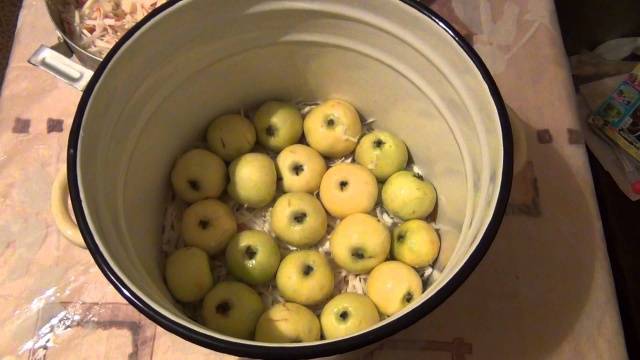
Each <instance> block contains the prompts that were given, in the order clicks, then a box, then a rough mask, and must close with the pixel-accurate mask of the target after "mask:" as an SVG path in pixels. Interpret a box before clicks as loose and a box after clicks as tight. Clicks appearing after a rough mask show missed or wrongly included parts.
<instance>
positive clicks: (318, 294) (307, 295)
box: [276, 250, 334, 305]
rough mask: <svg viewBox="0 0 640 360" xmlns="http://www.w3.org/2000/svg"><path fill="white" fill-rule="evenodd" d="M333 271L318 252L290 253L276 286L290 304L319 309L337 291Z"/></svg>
mask: <svg viewBox="0 0 640 360" xmlns="http://www.w3.org/2000/svg"><path fill="white" fill-rule="evenodd" d="M333 281H334V278H333V270H332V269H331V266H330V265H329V262H328V261H327V259H326V258H325V256H324V255H323V254H322V253H320V252H319V251H316V250H297V251H294V252H292V253H289V255H287V256H286V257H285V258H284V260H282V263H280V267H279V268H278V272H277V273H276V285H277V287H278V291H279V292H280V295H282V297H283V298H285V299H286V300H287V301H292V302H295V303H298V304H302V305H316V304H319V303H321V302H322V301H324V300H326V299H327V298H328V297H329V296H330V295H331V292H332V291H333Z"/></svg>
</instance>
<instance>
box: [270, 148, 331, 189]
mask: <svg viewBox="0 0 640 360" xmlns="http://www.w3.org/2000/svg"><path fill="white" fill-rule="evenodd" d="M276 163H277V164H278V171H279V173H280V176H281V177H282V187H283V188H284V191H285V192H306V193H309V194H313V193H314V192H316V191H318V189H319V188H320V181H321V180H322V176H323V175H324V173H325V172H327V164H326V162H325V161H324V158H323V157H322V155H320V153H318V152H317V151H315V150H314V149H312V148H311V147H309V146H306V145H302V144H295V145H291V146H287V147H286V148H285V149H284V150H282V151H281V152H280V154H278V158H277V159H276Z"/></svg>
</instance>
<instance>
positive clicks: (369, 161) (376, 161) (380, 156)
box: [355, 130, 409, 181]
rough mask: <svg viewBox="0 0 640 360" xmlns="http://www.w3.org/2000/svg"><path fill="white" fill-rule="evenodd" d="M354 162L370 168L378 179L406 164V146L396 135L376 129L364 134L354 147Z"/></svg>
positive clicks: (402, 167) (382, 178) (384, 177)
mask: <svg viewBox="0 0 640 360" xmlns="http://www.w3.org/2000/svg"><path fill="white" fill-rule="evenodd" d="M355 158H356V162H357V163H358V164H360V165H362V166H364V167H366V168H367V169H369V170H371V172H372V173H373V175H375V176H376V178H377V179H378V181H385V180H386V179H387V178H388V177H389V176H391V175H392V174H393V173H395V172H397V171H400V170H402V169H404V168H405V166H407V160H408V159H409V153H408V152H407V146H406V145H405V144H404V142H403V141H402V140H400V139H399V138H398V137H397V136H395V135H393V134H392V133H390V132H387V131H380V130H376V131H373V132H371V133H369V134H367V135H365V136H364V137H363V138H362V139H360V142H359V143H358V146H357V147H356V156H355Z"/></svg>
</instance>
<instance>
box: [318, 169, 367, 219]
mask: <svg viewBox="0 0 640 360" xmlns="http://www.w3.org/2000/svg"><path fill="white" fill-rule="evenodd" d="M377 198H378V183H377V182H376V178H375V176H373V174H372V173H371V172H370V171H369V170H367V169H366V168H365V167H364V166H362V165H358V164H347V163H342V164H338V165H336V166H333V167H331V168H330V169H329V170H328V171H327V172H326V173H325V174H324V177H322V182H321V183H320V200H321V201H322V204H323V205H324V207H325V209H327V211H328V212H329V214H331V215H333V216H335V217H337V218H343V217H345V216H348V215H351V214H355V213H367V212H369V211H371V210H373V207H374V206H375V205H376V199H377Z"/></svg>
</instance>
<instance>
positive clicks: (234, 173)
mask: <svg viewBox="0 0 640 360" xmlns="http://www.w3.org/2000/svg"><path fill="white" fill-rule="evenodd" d="M229 177H230V179H231V180H230V181H229V186H227V191H228V192H229V195H231V197H232V198H233V199H235V200H236V201H237V202H239V203H241V204H244V205H247V206H249V207H253V208H260V207H263V206H266V205H267V204H268V203H269V202H271V200H273V197H274V196H275V195H276V181H277V175H276V167H275V165H274V163H273V160H271V158H270V157H269V156H267V155H265V154H260V153H249V154H244V155H242V156H241V157H239V158H237V159H236V160H234V161H233V162H232V163H231V165H230V166H229Z"/></svg>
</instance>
